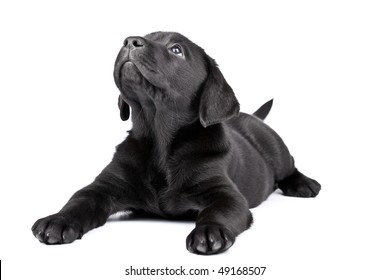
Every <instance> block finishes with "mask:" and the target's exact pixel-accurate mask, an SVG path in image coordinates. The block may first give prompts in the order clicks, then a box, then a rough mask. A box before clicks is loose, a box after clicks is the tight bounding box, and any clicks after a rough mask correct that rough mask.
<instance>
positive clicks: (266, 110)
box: [253, 99, 274, 121]
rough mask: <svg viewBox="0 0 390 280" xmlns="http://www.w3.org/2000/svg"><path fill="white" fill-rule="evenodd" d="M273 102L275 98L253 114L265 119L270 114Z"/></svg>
mask: <svg viewBox="0 0 390 280" xmlns="http://www.w3.org/2000/svg"><path fill="white" fill-rule="evenodd" d="M273 102H274V100H273V99H271V100H270V101H268V102H267V103H264V104H263V105H262V106H261V107H260V108H259V109H258V110H257V111H256V112H254V113H253V115H255V116H256V117H258V118H259V119H261V120H263V121H264V120H265V118H266V117H267V116H268V114H269V111H271V108H272V103H273Z"/></svg>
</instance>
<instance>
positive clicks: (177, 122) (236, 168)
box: [32, 32, 321, 254]
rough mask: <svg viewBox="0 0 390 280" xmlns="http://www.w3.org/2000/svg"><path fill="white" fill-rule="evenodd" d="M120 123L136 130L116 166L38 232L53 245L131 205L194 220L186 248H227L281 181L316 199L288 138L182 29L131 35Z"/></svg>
mask: <svg viewBox="0 0 390 280" xmlns="http://www.w3.org/2000/svg"><path fill="white" fill-rule="evenodd" d="M114 77H115V82H116V85H117V86H118V88H119V90H120V96H119V108H120V115H121V118H122V120H127V119H128V118H129V117H130V107H131V117H132V122H133V128H132V130H131V131H129V135H128V137H127V138H126V140H125V141H124V142H123V143H121V144H119V145H118V146H117V149H116V153H115V154H114V157H113V159H112V161H111V163H110V164H108V166H107V167H106V168H105V169H104V170H103V171H102V172H101V174H100V175H99V176H98V177H97V178H96V179H95V180H94V182H93V183H91V184H90V185H89V186H87V187H85V188H83V189H81V190H79V191H78V192H76V193H75V194H74V195H73V196H72V197H71V199H70V200H69V202H68V203H67V204H66V205H65V206H64V207H63V208H62V209H61V211H59V212H58V213H57V214H54V215H51V216H48V217H46V218H43V219H40V220H38V221H37V222H36V223H35V224H34V226H33V227H32V231H33V233H34V235H35V237H36V238H38V239H39V241H41V242H43V243H46V244H62V243H70V242H73V241H74V240H75V239H78V238H81V237H82V235H83V234H84V233H86V232H87V231H89V230H91V229H93V228H95V227H98V226H101V225H103V224H104V223H105V222H106V220H107V219H108V217H109V216H110V215H111V214H114V213H116V212H118V211H123V210H131V211H134V212H142V213H147V214H152V215H158V216H161V217H166V218H169V219H180V218H185V217H186V218H188V217H194V218H196V227H195V229H194V230H193V231H192V232H191V233H190V234H189V236H188V237H187V241H186V243H187V249H188V250H189V251H190V252H193V253H197V254H215V253H220V252H223V251H225V250H227V249H228V248H229V247H230V246H231V245H232V244H233V243H234V241H235V238H236V236H237V235H238V234H239V233H241V232H242V231H244V230H246V229H247V228H249V226H250V225H251V223H252V215H251V212H250V211H249V208H251V207H255V206H257V205H259V204H260V203H261V202H262V201H264V200H265V199H266V198H267V197H268V196H269V195H270V194H271V193H272V192H273V191H274V190H275V189H276V188H277V187H279V188H280V189H281V190H282V191H283V193H284V194H285V195H289V196H300V197H314V196H316V195H317V194H318V192H319V191H320V188H321V187H320V185H319V184H318V183H317V182H316V181H315V180H312V179H310V178H308V177H306V176H305V175H303V174H302V173H300V172H299V171H298V170H297V169H296V168H295V166H294V160H293V158H292V156H291V155H290V153H289V151H288V149H287V147H286V146H285V144H284V143H283V141H282V139H281V138H280V137H279V136H278V135H277V134H276V133H275V132H274V131H273V130H272V129H271V128H270V127H268V126H267V125H265V124H264V123H263V121H262V120H263V119H264V118H265V117H266V116H267V114H268V112H269V110H270V109H271V106H272V101H270V102H268V103H266V104H264V105H263V106H262V107H261V108H260V109H259V110H258V111H257V112H256V113H255V114H254V115H248V114H244V113H239V103H238V101H237V99H236V97H235V95H234V93H233V90H232V89H231V88H230V86H229V85H228V84H227V82H226V81H225V79H224V77H223V76H222V73H221V72H220V70H219V69H218V67H217V65H216V63H215V61H214V60H213V59H211V58H210V57H209V56H208V55H207V54H206V53H205V52H204V50H203V49H202V48H200V47H198V46H197V45H195V44H194V43H192V42H191V41H190V40H188V39H187V38H186V37H184V36H182V35H180V34H178V33H169V32H156V33H151V34H149V35H146V36H145V37H129V38H127V39H126V40H125V42H124V46H123V47H122V48H121V50H120V52H119V54H118V57H117V59H116V62H115V69H114Z"/></svg>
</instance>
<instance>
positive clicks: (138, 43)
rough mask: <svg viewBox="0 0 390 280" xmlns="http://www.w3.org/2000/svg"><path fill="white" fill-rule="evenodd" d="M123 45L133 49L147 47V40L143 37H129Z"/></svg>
mask: <svg viewBox="0 0 390 280" xmlns="http://www.w3.org/2000/svg"><path fill="white" fill-rule="evenodd" d="M123 45H124V46H125V47H129V48H131V49H136V48H142V47H143V46H144V45H145V39H144V38H142V37H128V38H126V39H125V41H124V42H123Z"/></svg>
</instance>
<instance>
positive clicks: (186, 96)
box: [114, 32, 239, 127]
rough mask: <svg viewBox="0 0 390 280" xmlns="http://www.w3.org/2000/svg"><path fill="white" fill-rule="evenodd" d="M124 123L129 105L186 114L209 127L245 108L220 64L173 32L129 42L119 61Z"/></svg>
mask: <svg viewBox="0 0 390 280" xmlns="http://www.w3.org/2000/svg"><path fill="white" fill-rule="evenodd" d="M114 78H115V82H116V84H117V86H118V88H119V90H120V91H121V95H120V96H119V103H118V105H119V108H120V110H121V118H122V120H127V119H128V118H129V115H130V111H129V108H128V105H130V106H132V105H134V104H137V106H141V107H142V108H151V107H152V108H154V109H156V108H157V109H158V108H161V107H164V108H165V109H168V110H176V113H177V110H178V106H179V110H182V111H183V113H185V114H186V115H187V116H192V118H198V119H199V120H200V122H201V123H202V125H203V126H204V127H206V126H208V125H212V124H216V123H219V122H222V121H225V120H227V119H230V118H232V117H234V116H236V115H237V114H238V112H239V104H238V101H237V99H236V98H235V96H234V92H233V90H232V89H231V87H230V86H229V85H228V84H227V82H226V81H225V79H224V77H223V75H222V73H221V72H220V70H219V69H218V66H217V64H216V63H215V61H214V60H213V59H211V58H210V57H209V56H208V55H207V54H206V53H205V52H204V50H203V49H202V48H200V47H199V46H197V45H196V44H194V43H193V42H191V41H190V40H189V39H187V38H186V37H184V36H182V35H180V34H178V33H173V32H155V33H151V34H148V35H146V36H145V37H128V38H126V40H125V42H124V46H123V47H122V48H121V50H120V52H119V54H118V57H117V59H116V62H115V68H114Z"/></svg>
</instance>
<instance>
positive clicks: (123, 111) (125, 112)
mask: <svg viewBox="0 0 390 280" xmlns="http://www.w3.org/2000/svg"><path fill="white" fill-rule="evenodd" d="M118 107H119V111H120V115H121V119H122V121H127V120H128V119H129V117H130V107H129V105H128V104H127V103H126V102H125V101H124V100H123V98H122V97H121V96H120V95H119V97H118Z"/></svg>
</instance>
